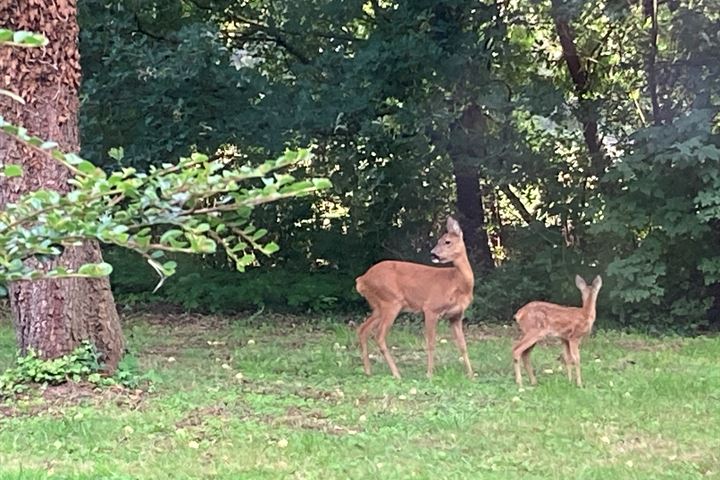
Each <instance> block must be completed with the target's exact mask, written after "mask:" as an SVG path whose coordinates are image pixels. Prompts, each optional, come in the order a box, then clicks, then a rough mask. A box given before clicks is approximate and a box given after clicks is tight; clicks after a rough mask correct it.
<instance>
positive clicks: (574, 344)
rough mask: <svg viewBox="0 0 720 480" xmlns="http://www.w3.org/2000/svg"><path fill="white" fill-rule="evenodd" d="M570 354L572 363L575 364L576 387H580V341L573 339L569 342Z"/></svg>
mask: <svg viewBox="0 0 720 480" xmlns="http://www.w3.org/2000/svg"><path fill="white" fill-rule="evenodd" d="M570 353H571V355H572V362H573V364H575V381H576V382H577V386H578V387H582V376H581V375H580V340H579V339H577V338H575V339H572V340H570Z"/></svg>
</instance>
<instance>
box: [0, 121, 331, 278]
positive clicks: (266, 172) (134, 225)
mask: <svg viewBox="0 0 720 480" xmlns="http://www.w3.org/2000/svg"><path fill="white" fill-rule="evenodd" d="M0 132H2V133H3V134H5V135H7V136H10V137H12V138H14V139H16V140H17V141H20V142H22V143H24V144H25V145H28V146H29V147H30V148H32V149H33V150H35V151H37V152H39V153H41V154H43V155H46V156H47V157H48V158H51V159H52V160H54V161H56V162H59V163H61V164H62V165H64V166H65V167H67V168H68V169H69V170H70V171H71V172H72V173H73V175H74V176H73V177H72V178H71V179H70V180H69V183H70V185H71V186H72V190H71V191H70V192H68V193H67V194H60V193H58V192H55V191H52V190H38V191H34V192H31V193H28V194H26V195H24V196H22V197H21V198H20V199H19V200H18V201H17V202H15V203H13V204H9V205H7V206H6V208H5V209H4V210H3V211H0V282H12V281H22V280H34V279H38V278H58V277H95V276H103V275H108V274H109V273H110V272H111V271H112V267H111V266H110V265H108V264H106V263H99V264H86V265H83V266H81V267H79V268H78V269H77V270H71V269H68V268H66V267H63V266H55V267H53V268H50V269H42V268H34V267H32V266H30V265H28V264H27V262H24V260H27V259H28V258H36V259H39V260H41V261H42V260H45V259H47V258H48V257H55V256H57V255H59V254H60V253H62V251H63V250H64V249H65V248H68V247H71V246H75V245H79V244H80V243H81V242H82V241H84V240H91V239H92V240H97V241H99V242H102V243H105V244H111V245H117V246H121V247H124V248H127V249H130V250H133V251H136V252H138V253H140V254H141V255H143V256H144V257H145V258H146V260H147V261H148V263H149V264H150V265H151V266H152V267H153V268H154V269H155V270H156V271H157V273H158V274H159V276H160V283H159V284H158V287H159V286H160V285H162V283H163V281H164V279H165V278H166V277H167V276H169V275H172V274H173V273H174V272H175V262H172V261H162V260H163V257H164V255H165V253H167V252H180V253H199V254H211V253H215V252H216V251H217V249H218V246H219V247H220V248H222V249H223V250H224V251H225V252H226V253H227V255H228V257H229V258H230V259H231V260H232V261H233V262H234V263H235V266H236V267H237V269H238V270H241V271H242V270H244V268H245V267H247V266H249V265H251V264H253V263H254V262H255V261H256V256H255V252H256V251H259V252H261V253H263V254H265V255H270V254H272V253H274V252H276V251H277V250H278V248H279V247H278V245H277V244H275V243H274V242H272V241H270V242H267V243H265V242H263V241H262V238H263V237H264V236H265V235H266V234H267V230H265V229H257V228H256V227H255V226H253V225H252V223H251V221H250V214H251V212H252V209H253V208H254V207H256V206H258V205H261V204H264V203H268V202H275V201H278V200H282V199H287V198H292V197H299V196H305V195H309V194H312V193H315V192H317V191H319V190H323V189H326V188H329V187H330V186H331V183H330V181H329V180H327V179H324V178H312V179H296V178H295V177H294V176H292V175H290V174H288V173H278V170H280V169H285V168H287V167H290V166H292V165H295V164H297V163H302V162H307V161H309V159H310V153H309V151H308V150H298V151H287V152H285V154H283V155H282V156H280V157H279V158H277V159H274V160H268V161H266V162H263V163H261V164H259V165H255V166H252V165H241V166H234V165H229V164H226V162H224V161H223V160H219V159H215V160H213V159H209V158H208V157H207V156H206V155H202V154H197V153H196V154H193V155H192V156H190V157H189V158H182V159H181V160H180V161H179V162H178V163H177V164H165V165H162V167H161V168H155V167H153V168H151V169H150V170H149V171H148V172H147V173H145V172H138V171H137V170H136V169H134V168H125V169H122V170H121V171H115V172H112V173H110V174H107V173H105V172H104V171H103V170H101V169H100V168H97V167H96V166H94V165H93V164H92V163H90V162H89V161H87V160H84V159H82V158H81V157H79V156H78V155H76V154H73V153H65V152H63V151H62V150H60V149H59V148H58V147H57V144H55V143H53V142H47V141H44V140H42V139H41V138H38V137H36V136H33V135H30V134H29V133H28V132H27V131H26V130H25V129H24V128H22V127H18V126H16V125H14V124H11V123H9V122H7V121H5V120H4V119H2V117H0ZM114 154H115V155H120V156H121V155H122V153H121V152H120V151H115V152H114ZM21 174H22V169H21V168H20V166H18V165H5V166H4V168H3V170H2V171H1V172H0V176H5V177H13V176H18V175H21Z"/></svg>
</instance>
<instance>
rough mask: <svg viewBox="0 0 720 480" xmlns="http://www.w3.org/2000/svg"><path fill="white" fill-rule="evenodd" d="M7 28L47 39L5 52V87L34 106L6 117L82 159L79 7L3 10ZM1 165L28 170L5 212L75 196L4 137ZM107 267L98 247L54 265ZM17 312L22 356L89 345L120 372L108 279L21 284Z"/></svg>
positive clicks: (4, 188)
mask: <svg viewBox="0 0 720 480" xmlns="http://www.w3.org/2000/svg"><path fill="white" fill-rule="evenodd" d="M0 18H2V19H3V21H4V22H5V23H4V25H3V26H5V27H7V28H11V29H14V30H30V31H35V32H40V33H43V34H44V35H45V36H47V37H48V39H49V40H50V43H49V45H48V46H46V47H44V48H4V49H0V71H1V72H2V75H0V87H2V88H5V89H8V90H11V91H14V92H16V93H18V94H20V95H21V96H22V97H23V98H24V99H25V101H26V102H27V105H21V104H19V103H17V102H14V101H12V100H10V99H7V98H6V97H0V112H2V113H1V114H2V115H3V116H4V117H5V118H6V119H8V120H9V121H11V122H14V123H16V124H19V125H22V126H24V127H25V128H27V129H28V131H29V132H31V133H32V134H35V135H38V136H40V137H42V138H45V139H47V140H53V141H55V142H57V143H58V144H59V145H60V148H62V149H63V150H65V151H70V152H78V151H79V150H80V146H79V141H78V120H77V113H78V106H79V103H78V86H79V83H80V62H79V60H80V58H79V57H80V56H79V53H78V43H77V42H78V24H77V5H76V1H75V0H35V1H30V2H2V3H0ZM0 162H2V163H16V164H20V165H22V167H23V175H22V177H18V178H14V179H9V180H8V179H5V180H4V181H3V182H2V185H0V207H2V206H4V205H5V204H6V203H8V202H13V201H15V200H16V199H17V198H18V196H20V195H22V194H23V193H25V192H29V191H32V190H37V189H39V188H46V189H53V190H57V191H60V192H67V191H68V188H69V187H68V184H67V179H68V177H69V172H68V171H67V170H66V169H65V168H64V167H62V166H60V165H59V164H57V163H55V162H53V161H52V160H49V159H48V158H46V157H44V156H43V155H38V154H36V153H35V152H33V151H30V150H29V149H27V148H25V147H24V146H23V145H21V144H19V143H17V142H15V141H14V140H12V139H10V138H8V137H3V136H0ZM99 261H102V256H101V252H100V248H99V246H98V245H97V244H96V243H86V244H83V245H81V246H77V247H70V248H67V249H66V250H65V251H64V252H63V254H62V255H61V256H60V257H59V258H58V259H57V260H54V261H53V263H50V262H45V263H42V264H41V263H39V262H37V261H35V265H36V266H37V267H39V268H42V269H50V268H52V266H53V265H55V264H62V265H65V266H68V267H71V268H75V267H76V266H78V265H81V264H83V263H89V262H99ZM9 292H10V305H11V308H12V313H13V321H14V325H15V331H16V335H17V341H18V345H19V347H20V350H21V352H23V353H24V352H26V351H27V349H28V348H30V347H32V348H34V349H36V350H38V351H39V352H40V353H41V354H42V355H43V356H44V357H48V358H52V357H56V356H59V355H62V354H65V353H67V352H69V351H71V350H72V349H74V348H75V347H76V346H77V345H78V344H79V343H80V342H81V341H83V340H90V341H91V342H92V343H94V344H95V346H96V348H97V349H98V351H99V352H100V353H101V355H102V358H101V360H102V361H103V362H105V364H106V367H107V369H108V370H109V371H112V370H114V369H115V368H116V367H117V364H118V362H119V360H120V357H121V356H122V353H123V349H124V345H123V338H122V332H121V328H120V320H119V317H118V314H117V311H116V309H115V302H114V299H113V296H112V292H111V290H110V282H109V280H108V279H107V278H102V279H90V280H89V279H63V280H42V281H35V282H15V283H13V284H12V285H10V286H9Z"/></svg>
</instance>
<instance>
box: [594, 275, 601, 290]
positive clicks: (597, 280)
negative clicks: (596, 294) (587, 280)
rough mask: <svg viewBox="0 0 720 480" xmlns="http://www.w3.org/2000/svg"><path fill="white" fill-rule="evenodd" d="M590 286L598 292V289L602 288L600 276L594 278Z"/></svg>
mask: <svg viewBox="0 0 720 480" xmlns="http://www.w3.org/2000/svg"><path fill="white" fill-rule="evenodd" d="M592 286H593V288H594V289H595V290H600V287H602V278H600V275H598V276H597V277H595V280H593V283H592Z"/></svg>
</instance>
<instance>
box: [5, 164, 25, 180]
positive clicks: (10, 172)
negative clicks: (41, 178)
mask: <svg viewBox="0 0 720 480" xmlns="http://www.w3.org/2000/svg"><path fill="white" fill-rule="evenodd" d="M22 174H23V170H22V167H21V166H20V165H17V164H14V163H11V164H9V165H5V167H4V168H3V175H4V176H6V177H20V176H22Z"/></svg>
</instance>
